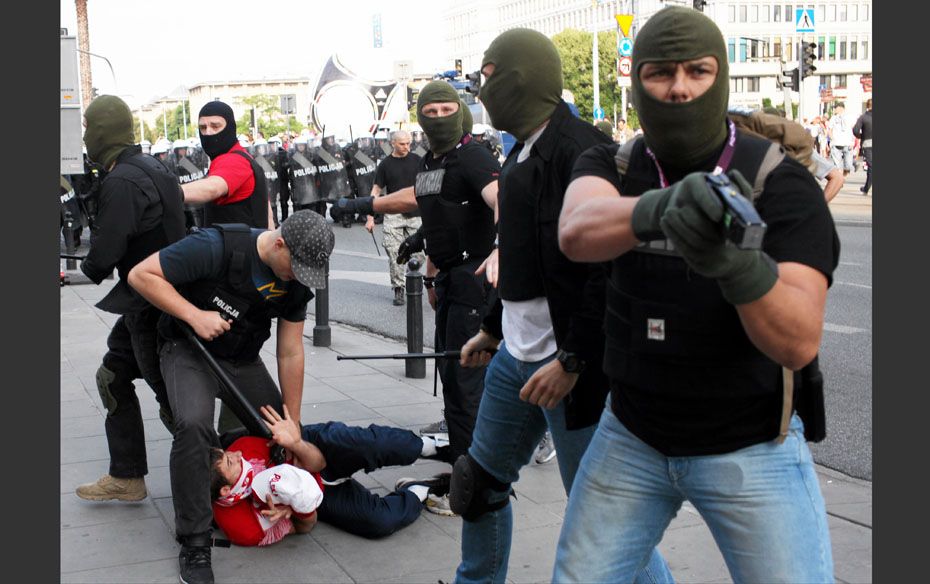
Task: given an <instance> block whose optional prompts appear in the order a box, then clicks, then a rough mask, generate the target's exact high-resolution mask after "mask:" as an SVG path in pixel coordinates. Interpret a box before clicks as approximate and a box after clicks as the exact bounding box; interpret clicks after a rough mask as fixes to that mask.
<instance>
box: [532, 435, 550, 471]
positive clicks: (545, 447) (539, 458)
mask: <svg viewBox="0 0 930 584" xmlns="http://www.w3.org/2000/svg"><path fill="white" fill-rule="evenodd" d="M553 458H555V444H553V443H552V434H550V433H549V431H548V430H546V433H545V434H543V437H542V440H540V441H539V444H538V445H537V446H536V454H535V455H534V456H533V459H534V460H535V461H536V464H546V463H547V462H549V461H550V460H552V459H553Z"/></svg>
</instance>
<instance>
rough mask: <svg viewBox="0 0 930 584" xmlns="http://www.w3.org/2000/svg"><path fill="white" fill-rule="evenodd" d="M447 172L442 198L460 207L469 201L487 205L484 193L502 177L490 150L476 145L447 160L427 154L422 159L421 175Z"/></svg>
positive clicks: (464, 147)
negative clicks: (431, 172) (425, 172)
mask: <svg viewBox="0 0 930 584" xmlns="http://www.w3.org/2000/svg"><path fill="white" fill-rule="evenodd" d="M439 168H444V169H446V174H445V176H444V177H443V181H442V192H441V193H440V194H439V196H441V197H442V198H443V200H445V201H447V202H456V203H461V202H464V201H470V202H471V203H480V204H482V205H485V202H484V199H483V198H482V197H481V190H482V189H484V187H486V186H488V185H489V184H491V183H492V182H493V181H496V180H497V179H498V177H499V176H500V173H501V165H500V162H498V161H497V159H496V158H494V157H493V156H492V155H491V153H490V152H488V150H487V148H484V147H482V146H480V145H479V144H478V143H477V142H473V141H471V142H467V143H465V144H462V145H461V146H459V147H457V148H455V149H453V150H452V151H450V152H447V153H446V154H445V155H444V156H441V157H439V158H434V157H433V153H432V152H428V153H427V154H426V156H424V157H423V159H422V165H421V166H420V169H419V170H420V171H425V170H436V169H439Z"/></svg>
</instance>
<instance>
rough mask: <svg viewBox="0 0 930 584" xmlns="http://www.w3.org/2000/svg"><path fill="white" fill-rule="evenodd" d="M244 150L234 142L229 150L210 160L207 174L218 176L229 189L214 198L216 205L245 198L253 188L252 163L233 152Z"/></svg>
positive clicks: (227, 203)
mask: <svg viewBox="0 0 930 584" xmlns="http://www.w3.org/2000/svg"><path fill="white" fill-rule="evenodd" d="M237 150H238V151H241V152H245V153H246V154H248V152H246V150H245V148H243V147H242V146H240V145H239V144H235V145H234V146H233V147H232V148H230V149H229V152H226V153H225V154H220V155H219V156H217V157H216V158H214V159H212V160H211V161H210V171H209V172H208V173H207V176H218V177H220V178H222V179H223V180H224V181H226V186H227V187H229V191H228V192H227V193H226V194H225V195H223V196H222V197H219V198H218V199H216V200H214V201H213V203H215V204H217V205H229V204H230V203H237V202H239V201H241V200H243V199H247V198H248V197H249V195H251V194H252V191H254V190H255V175H254V174H253V173H252V165H251V164H249V161H248V160H246V159H245V158H243V157H242V155H241V154H233V152H235V151H237Z"/></svg>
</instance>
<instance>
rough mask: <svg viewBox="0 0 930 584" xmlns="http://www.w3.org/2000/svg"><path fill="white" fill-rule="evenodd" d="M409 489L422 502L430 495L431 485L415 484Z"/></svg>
mask: <svg viewBox="0 0 930 584" xmlns="http://www.w3.org/2000/svg"><path fill="white" fill-rule="evenodd" d="M407 490H408V491H410V492H411V493H413V494H414V495H416V496H417V499H419V500H420V502H421V503H423V502H424V501H426V497H427V495H429V487H427V486H426V485H413V486H412V487H410V488H409V489H407Z"/></svg>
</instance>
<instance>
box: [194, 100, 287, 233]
mask: <svg viewBox="0 0 930 584" xmlns="http://www.w3.org/2000/svg"><path fill="white" fill-rule="evenodd" d="M197 126H198V128H199V130H200V144H201V146H202V148H203V151H204V153H205V154H206V155H207V156H209V157H210V170H209V172H208V173H207V176H206V177H204V178H203V179H200V180H196V181H193V182H189V183H185V184H184V185H182V188H183V189H184V201H185V202H186V203H188V204H200V205H203V206H204V209H203V211H204V225H203V226H204V227H210V226H212V225H214V224H216V223H245V224H246V225H249V226H250V227H258V228H260V229H266V228H267V229H274V215H273V214H272V210H271V202H270V201H269V200H268V189H267V188H266V187H265V171H264V170H262V168H261V167H260V166H259V165H258V164H257V163H256V162H255V160H254V159H253V158H252V156H251V155H250V154H249V153H248V152H246V150H245V149H244V148H243V147H242V146H240V145H239V141H238V139H237V138H236V118H235V115H234V114H233V110H232V108H231V107H229V106H228V105H227V104H225V103H223V102H222V101H208V102H207V103H206V104H205V105H204V106H203V107H202V108H200V114H199V117H198V120H197Z"/></svg>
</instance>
